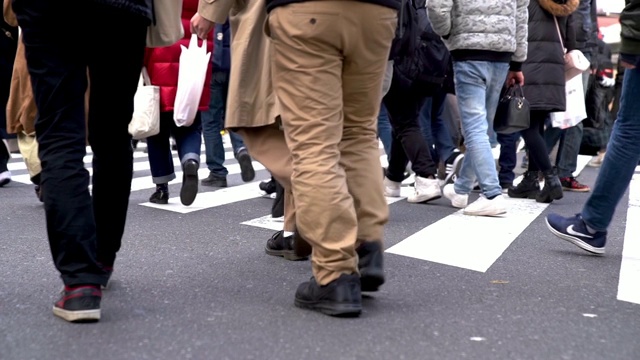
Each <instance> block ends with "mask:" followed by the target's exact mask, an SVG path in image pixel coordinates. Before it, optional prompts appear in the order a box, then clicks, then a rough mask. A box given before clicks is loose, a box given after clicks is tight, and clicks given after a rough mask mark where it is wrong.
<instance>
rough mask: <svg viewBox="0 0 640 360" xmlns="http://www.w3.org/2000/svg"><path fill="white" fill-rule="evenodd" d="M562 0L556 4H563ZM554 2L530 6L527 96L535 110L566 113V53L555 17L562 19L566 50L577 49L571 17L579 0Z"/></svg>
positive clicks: (534, 1)
mask: <svg viewBox="0 0 640 360" xmlns="http://www.w3.org/2000/svg"><path fill="white" fill-rule="evenodd" d="M560 1H561V0H556V2H560ZM556 2H554V1H553V0H531V1H530V2H529V40H528V41H529V49H528V56H527V60H526V61H525V62H524V64H523V66H522V72H523V73H524V87H523V90H524V96H525V97H526V98H527V100H528V101H529V105H530V108H531V110H543V111H549V112H554V111H564V110H565V107H566V96H565V80H564V53H563V50H562V45H561V43H560V39H559V36H558V29H557V27H556V22H555V21H554V16H556V17H557V19H558V25H559V26H560V32H561V34H562V37H563V42H564V46H565V47H566V48H567V50H573V49H574V48H575V31H574V28H573V22H572V17H571V13H572V12H573V11H575V9H576V8H577V6H578V0H568V1H566V3H565V4H562V5H560V4H557V3H556Z"/></svg>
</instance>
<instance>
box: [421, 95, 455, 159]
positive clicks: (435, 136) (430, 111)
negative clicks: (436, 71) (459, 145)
mask: <svg viewBox="0 0 640 360" xmlns="http://www.w3.org/2000/svg"><path fill="white" fill-rule="evenodd" d="M446 99H447V93H446V92H444V91H439V92H438V93H436V94H435V95H434V96H433V97H428V98H427V100H426V101H425V103H424V105H423V106H422V110H421V111H420V117H419V118H418V121H419V122H420V128H421V129H422V135H423V136H424V138H425V140H426V141H427V144H433V145H434V146H432V147H431V148H430V149H431V157H432V158H433V161H434V162H436V163H438V162H441V161H445V160H447V158H448V157H449V156H451V154H452V153H453V151H454V150H455V148H456V147H455V145H454V144H453V138H452V137H451V133H450V132H449V125H448V122H450V121H451V119H448V118H446V117H445V115H446V112H445V111H444V107H445V100H446Z"/></svg>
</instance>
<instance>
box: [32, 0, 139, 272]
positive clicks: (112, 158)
mask: <svg viewBox="0 0 640 360" xmlns="http://www.w3.org/2000/svg"><path fill="white" fill-rule="evenodd" d="M109 9H111V8H109ZM109 13H110V14H112V16H111V17H109V18H107V19H109V20H107V21H99V23H98V24H96V25H95V26H96V27H97V28H99V29H100V31H99V32H98V33H97V34H96V36H98V38H99V39H101V40H100V42H97V43H95V44H94V45H95V48H93V47H92V48H91V49H92V50H91V51H92V52H91V57H90V58H89V82H90V87H91V88H90V90H89V93H90V100H89V143H90V144H91V148H92V150H93V178H92V180H93V191H92V195H93V212H94V216H95V222H96V234H97V241H98V242H97V245H98V249H97V251H98V261H100V262H101V263H102V265H104V266H105V267H107V268H108V267H112V266H113V262H114V260H115V257H116V252H118V250H120V245H121V241H122V235H123V233H124V228H125V222H126V218H127V209H128V206H129V193H130V191H131V178H132V175H133V149H132V147H131V135H129V132H128V130H127V129H128V124H129V122H131V114H132V113H133V97H134V94H135V92H136V90H137V88H138V87H137V86H138V83H137V82H138V78H139V77H140V69H141V68H142V62H143V57H144V47H145V45H146V26H147V23H146V20H145V19H143V18H141V17H137V16H133V15H130V14H128V13H124V12H120V11H118V10H110V12H109ZM113 19H118V28H117V29H109V27H110V26H109V24H112V21H113ZM114 48H118V51H113V49H114ZM114 88H117V89H118V91H116V92H114V91H113V89H114ZM38 133H39V131H38V130H37V129H36V134H38ZM45 193H46V189H45Z"/></svg>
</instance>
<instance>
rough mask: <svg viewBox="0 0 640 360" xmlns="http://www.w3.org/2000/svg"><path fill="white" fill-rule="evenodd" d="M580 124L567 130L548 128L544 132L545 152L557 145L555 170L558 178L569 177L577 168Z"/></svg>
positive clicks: (580, 132) (580, 140) (580, 138)
mask: <svg viewBox="0 0 640 360" xmlns="http://www.w3.org/2000/svg"><path fill="white" fill-rule="evenodd" d="M582 131H583V127H582V123H579V124H578V125H576V126H572V127H570V128H567V129H560V128H556V127H551V126H548V127H547V129H546V130H545V131H544V141H545V143H546V144H547V150H548V151H549V152H551V150H552V149H553V147H554V146H555V144H556V143H557V142H558V140H560V144H559V145H558V155H557V157H556V164H555V166H556V168H557V169H558V177H561V178H563V177H571V176H573V173H574V172H575V171H576V169H577V168H578V154H579V152H580V144H581V143H582Z"/></svg>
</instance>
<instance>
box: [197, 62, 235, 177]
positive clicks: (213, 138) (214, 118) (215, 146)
mask: <svg viewBox="0 0 640 360" xmlns="http://www.w3.org/2000/svg"><path fill="white" fill-rule="evenodd" d="M228 87H229V73H228V72H220V71H214V73H213V75H212V77H211V84H210V89H211V98H210V100H209V110H208V111H205V112H203V113H202V115H201V117H202V133H203V138H204V148H205V156H206V162H207V168H209V171H210V172H211V173H213V174H214V175H217V176H227V174H228V173H229V172H228V171H227V168H226V167H225V166H224V161H225V154H224V144H223V143H222V135H220V131H222V129H223V128H224V117H225V108H226V106H227V93H228ZM231 144H232V145H233V135H231Z"/></svg>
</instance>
